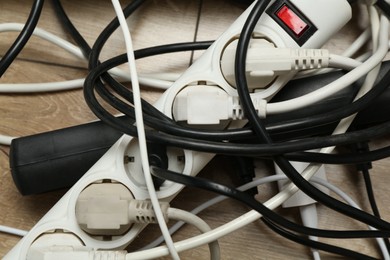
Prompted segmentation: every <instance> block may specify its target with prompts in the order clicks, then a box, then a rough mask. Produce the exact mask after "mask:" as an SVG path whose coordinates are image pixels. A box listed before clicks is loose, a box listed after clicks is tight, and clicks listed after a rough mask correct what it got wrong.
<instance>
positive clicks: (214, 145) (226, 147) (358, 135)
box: [84, 46, 390, 156]
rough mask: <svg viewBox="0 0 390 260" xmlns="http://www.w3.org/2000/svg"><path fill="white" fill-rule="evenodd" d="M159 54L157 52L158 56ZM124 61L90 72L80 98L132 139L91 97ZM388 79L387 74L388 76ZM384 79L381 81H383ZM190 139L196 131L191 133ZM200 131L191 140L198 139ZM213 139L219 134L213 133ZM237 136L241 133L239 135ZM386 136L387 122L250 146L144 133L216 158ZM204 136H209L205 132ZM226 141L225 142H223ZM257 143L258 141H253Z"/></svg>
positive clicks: (139, 53)
mask: <svg viewBox="0 0 390 260" xmlns="http://www.w3.org/2000/svg"><path fill="white" fill-rule="evenodd" d="M160 51H161V49H160V46H157V47H151V48H148V49H143V50H137V51H135V56H136V58H143V57H146V56H149V55H150V54H155V53H157V52H160ZM160 53H161V52H160ZM122 59H123V60H122ZM125 59H126V55H121V56H120V57H118V59H110V60H107V61H105V62H103V63H102V64H101V65H99V66H98V67H96V69H94V70H92V71H91V72H90V73H89V75H88V76H87V78H86V80H85V87H84V94H85V97H86V102H87V103H88V105H89V107H90V109H91V110H92V111H93V112H94V113H95V115H97V116H98V117H99V118H100V119H102V120H103V121H104V122H106V123H108V124H109V125H111V126H112V127H114V128H116V129H118V130H119V131H121V132H123V133H126V134H129V135H134V134H135V133H136V129H135V127H134V126H129V125H127V124H124V123H123V122H120V121H118V120H116V118H115V117H114V116H113V115H111V114H110V113H108V112H107V111H106V110H105V109H104V107H103V106H102V105H100V104H99V102H98V99H97V98H96V97H95V93H94V91H93V89H94V88H95V82H96V80H97V79H99V77H100V75H102V74H103V73H105V72H106V71H107V70H108V69H111V68H113V67H115V66H117V65H119V64H121V63H122V62H124V60H125ZM388 74H389V75H390V73H388ZM385 79H387V77H386V78H384V79H383V80H385ZM193 132H194V135H195V134H196V132H198V131H197V130H193ZM200 133H202V132H201V131H199V134H198V135H195V137H199V136H200ZM214 133H215V136H218V135H219V134H221V133H223V132H214ZM229 133H236V132H235V130H231V132H229V131H228V132H225V136H224V137H227V135H226V134H229ZM239 133H241V132H239ZM388 133H390V122H385V123H382V124H379V125H376V126H372V127H370V128H366V129H362V130H358V131H354V132H347V133H345V134H339V135H332V136H322V137H312V138H303V139H300V140H297V141H293V142H283V143H273V144H254V143H237V142H235V143H226V142H211V141H203V140H200V139H195V138H188V137H180V138H179V136H180V134H179V133H178V132H175V135H174V136H171V135H169V134H166V133H163V132H158V133H156V132H152V131H148V134H147V137H148V138H149V139H150V141H156V142H159V143H165V144H166V145H171V146H177V147H181V148H185V149H191V150H197V151H204V152H214V153H219V154H229V155H238V156H240V155H243V156H270V155H277V154H283V153H291V152H297V151H304V150H310V149H316V148H321V147H327V146H334V145H344V144H350V143H355V142H358V141H363V140H368V139H372V138H375V137H380V136H384V135H386V134H388ZM207 134H212V132H208V133H207ZM227 140H229V139H227ZM257 142H258V141H257Z"/></svg>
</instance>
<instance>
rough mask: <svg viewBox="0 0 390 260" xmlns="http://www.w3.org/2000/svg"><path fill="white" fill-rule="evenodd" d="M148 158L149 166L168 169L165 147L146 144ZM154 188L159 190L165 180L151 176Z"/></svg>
mask: <svg viewBox="0 0 390 260" xmlns="http://www.w3.org/2000/svg"><path fill="white" fill-rule="evenodd" d="M147 147H148V158H149V164H150V166H156V167H158V168H161V169H164V170H167V169H168V155H167V147H166V146H164V145H161V144H156V143H151V142H148V144H147ZM152 179H153V184H154V188H155V189H156V190H159V189H160V187H161V185H162V184H163V183H164V182H165V180H163V179H160V178H157V177H155V176H152Z"/></svg>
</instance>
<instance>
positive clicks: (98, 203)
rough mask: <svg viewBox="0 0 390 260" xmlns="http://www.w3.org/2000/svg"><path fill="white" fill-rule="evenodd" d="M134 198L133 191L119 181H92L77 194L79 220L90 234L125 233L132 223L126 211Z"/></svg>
mask: <svg viewBox="0 0 390 260" xmlns="http://www.w3.org/2000/svg"><path fill="white" fill-rule="evenodd" d="M131 200H133V196H132V194H131V193H130V191H129V190H128V189H127V188H126V187H125V186H124V185H122V184H120V183H111V182H110V183H104V182H102V183H93V184H91V185H89V186H88V187H87V188H85V189H84V190H83V191H82V192H81V193H80V195H79V197H78V200H77V203H76V218H77V221H78V223H79V225H80V227H81V228H82V229H83V230H84V231H85V232H87V233H89V234H91V235H96V236H115V235H122V234H124V233H125V232H126V231H128V230H129V228H130V227H131V226H132V223H131V222H130V221H129V218H128V212H127V208H128V205H129V202H130V201H131Z"/></svg>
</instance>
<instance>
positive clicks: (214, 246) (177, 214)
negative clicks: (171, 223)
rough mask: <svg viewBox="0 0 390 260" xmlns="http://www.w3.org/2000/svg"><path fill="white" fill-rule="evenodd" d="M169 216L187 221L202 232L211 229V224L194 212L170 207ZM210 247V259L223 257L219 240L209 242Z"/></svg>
mask: <svg viewBox="0 0 390 260" xmlns="http://www.w3.org/2000/svg"><path fill="white" fill-rule="evenodd" d="M168 218H169V219H173V220H178V221H182V222H185V223H187V224H190V225H193V226H194V227H196V228H197V229H199V231H200V232H202V233H205V232H208V231H210V230H211V228H210V226H209V225H208V224H207V223H206V222H205V221H204V220H203V219H201V218H200V217H198V216H197V215H196V214H194V213H192V212H188V211H185V210H181V209H176V208H168ZM209 248H210V259H211V260H218V259H220V258H221V252H220V249H219V243H218V241H213V242H211V243H210V244H209Z"/></svg>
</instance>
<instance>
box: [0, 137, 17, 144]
mask: <svg viewBox="0 0 390 260" xmlns="http://www.w3.org/2000/svg"><path fill="white" fill-rule="evenodd" d="M12 139H15V137H12V136H7V135H0V145H11V142H12Z"/></svg>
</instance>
